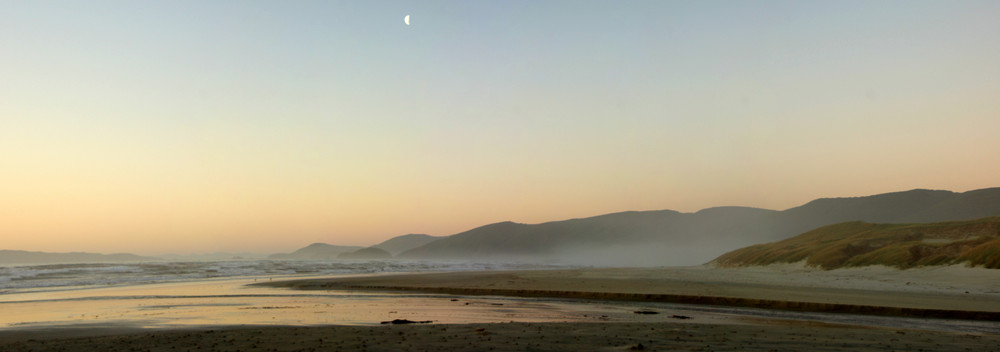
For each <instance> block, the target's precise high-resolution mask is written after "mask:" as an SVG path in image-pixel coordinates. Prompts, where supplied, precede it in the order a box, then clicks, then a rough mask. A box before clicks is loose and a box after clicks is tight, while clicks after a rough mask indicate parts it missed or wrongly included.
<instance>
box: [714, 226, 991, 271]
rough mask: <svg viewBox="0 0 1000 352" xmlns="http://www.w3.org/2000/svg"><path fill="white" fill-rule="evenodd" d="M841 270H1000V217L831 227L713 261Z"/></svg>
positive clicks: (735, 264)
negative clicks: (877, 267)
mask: <svg viewBox="0 0 1000 352" xmlns="http://www.w3.org/2000/svg"><path fill="white" fill-rule="evenodd" d="M803 260H804V261H805V262H806V265H808V266H815V267H820V268H823V269H827V270H830V269H836V268H842V267H852V266H867V265H885V266H893V267H897V268H910V267H914V266H922V265H948V264H956V263H962V262H967V263H969V264H970V265H974V266H978V265H982V266H985V267H987V268H993V269H998V268H1000V217H990V218H983V219H979V220H971V221H957V222H939V223H927V224H872V223H866V222H860V221H855V222H847V223H841V224H836V225H830V226H825V227H821V228H818V229H815V230H813V231H809V232H806V233H803V234H801V235H798V236H795V237H792V238H789V239H786V240H783V241H779V242H775V243H768V244H760V245H754V246H750V247H747V248H743V249H738V250H735V251H732V252H729V253H726V254H724V255H722V256H721V257H719V258H717V259H715V260H714V261H713V263H714V264H716V265H719V266H725V267H734V266H753V265H768V264H774V263H796V262H800V261H803Z"/></svg>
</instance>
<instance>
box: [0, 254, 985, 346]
mask: <svg viewBox="0 0 1000 352" xmlns="http://www.w3.org/2000/svg"><path fill="white" fill-rule="evenodd" d="M997 282H1000V273H997V272H996V271H992V270H980V269H974V268H964V267H941V268H932V269H927V268H924V269H911V270H896V269H891V268H877V267H875V268H856V269H845V270H834V271H818V270H814V269H810V268H805V267H803V266H801V265H784V266H771V267H760V268H738V269H725V268H715V267H711V266H696V267H676V268H581V269H559V270H520V271H475V272H446V273H414V274H384V275H351V276H341V277H311V278H295V279H289V280H281V279H279V280H274V281H270V280H268V281H263V282H254V281H253V280H246V279H240V280H235V279H234V280H231V281H226V282H224V283H219V282H211V283H197V284H171V285H166V286H165V287H145V286H137V287H131V288H110V289H107V290H108V292H104V293H100V294H102V295H104V296H103V297H105V298H101V299H97V300H91V299H87V300H75V301H74V300H70V301H66V300H62V301H60V300H59V299H53V298H52V296H53V295H59V293H51V292H50V293H45V295H47V296H48V297H49V298H48V299H47V300H40V301H39V302H38V303H32V302H20V303H18V302H14V303H9V304H5V305H4V306H3V309H6V308H7V307H22V308H24V309H25V310H30V308H31V307H32V306H31V304H38V306H37V307H38V308H41V307H50V306H52V304H53V303H58V302H64V303H67V304H69V305H73V306H75V305H79V304H82V303H81V302H89V303H85V304H98V303H94V302H99V304H101V305H102V306H100V307H98V306H94V307H91V308H90V309H104V310H108V309H109V308H107V307H108V305H109V304H111V305H114V304H118V305H122V304H125V305H129V304H130V305H133V306H135V305H138V304H146V303H148V302H146V303H144V302H142V301H128V302H124V301H123V302H119V303H114V302H115V299H118V298H114V297H120V294H121V293H122V292H121V291H120V290H125V289H129V290H141V291H142V292H141V294H142V295H147V296H148V295H150V294H151V293H155V292H161V293H163V292H166V291H169V293H170V296H169V297H170V298H169V299H172V300H176V302H174V303H173V306H169V305H164V304H159V305H157V306H155V307H152V308H150V309H148V310H147V309H136V310H135V312H131V311H130V310H128V309H119V310H118V313H119V316H117V317H115V318H114V319H104V320H102V319H100V318H96V319H93V320H78V319H76V318H74V319H73V320H64V321H61V322H60V321H56V322H51V321H50V322H48V323H37V324H20V325H19V324H16V323H14V324H8V326H9V327H8V328H4V329H0V350H3V351H42V350H50V351H57V350H106V351H177V350H192V351H313V350H318V351H327V350H329V351H337V350H342V351H405V350H411V351H425V350H426V351H488V350H496V351H524V350H565V351H573V350H593V351H599V350H683V351H710V350H759V351H770V350H816V351H875V350H913V351H916V350H925V351H964V350H972V351H989V350H996V349H997V347H996V346H1000V322H997V320H996V319H994V318H995V317H996V315H997V313H1000V292H998V285H997V284H996V283H997ZM186 285H187V286H186ZM212 287H214V288H212ZM164 290H166V291H164ZM211 290H215V291H214V292H208V291H211ZM206 292H208V293H211V294H208V295H205V293H206ZM97 293H98V291H94V292H91V293H87V295H88V296H91V297H93V296H95V295H96V296H100V295H98V294H97ZM194 293H201V294H202V295H201V296H195V295H192V294H194ZM62 294H66V295H71V293H62ZM107 297H111V298H107ZM692 298H694V299H700V300H701V301H700V302H701V303H699V304H687V303H688V302H684V300H685V299H692ZM109 302H111V303H109ZM776 302H778V303H776ZM324 304H325V306H324ZM755 304H758V305H761V304H763V306H755ZM46 305H47V306H46ZM102 307H103V308H102ZM851 307H854V308H853V309H854V310H851V309H852V308H851ZM857 307H866V308H865V309H861V310H858V309H857ZM119 308H121V307H119ZM761 308H771V309H761ZM845 309H846V311H843V310H845ZM139 313H142V314H147V313H153V314H157V316H159V317H160V318H159V319H161V320H158V321H157V320H153V322H154V323H150V324H149V325H145V326H143V325H141V324H136V323H137V322H138V321H141V320H142V319H144V317H142V316H139V315H137V314H139ZM639 313H642V314H639ZM845 313H848V314H845ZM859 313H865V314H859ZM935 314H936V315H937V316H935ZM164 316H166V317H168V318H164ZM956 316H957V317H964V318H965V319H954V318H955V317H956ZM931 317H934V318H931ZM145 318H148V317H145ZM185 319H186V320H185ZM394 319H408V320H411V321H431V323H429V324H407V325H394V324H380V323H381V322H383V321H391V320H394ZM269 320H271V322H269Z"/></svg>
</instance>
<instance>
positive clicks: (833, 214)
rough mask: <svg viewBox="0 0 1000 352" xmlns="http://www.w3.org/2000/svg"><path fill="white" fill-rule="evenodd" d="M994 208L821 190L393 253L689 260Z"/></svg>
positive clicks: (949, 198)
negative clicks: (807, 196)
mask: <svg viewBox="0 0 1000 352" xmlns="http://www.w3.org/2000/svg"><path fill="white" fill-rule="evenodd" d="M996 215H1000V188H989V189H981V190H975V191H968V192H964V193H956V192H949V191H934V190H925V189H916V190H911V191H905V192H895V193H886V194H879V195H873V196H866V197H853V198H823V199H817V200H814V201H811V202H809V203H807V204H804V205H802V206H799V207H795V208H791V209H787V210H784V211H776V210H767V209H758V208H748V207H718V208H709V209H705V210H701V211H698V212H696V213H680V212H676V211H672V210H658V211H642V212H634V211H633V212H622V213H614V214H607V215H601V216H596V217H590V218H582V219H572V220H564V221H555V222H547V223H542V224H534V225H528V224H518V223H513V222H501V223H495V224H490V225H486V226H482V227H478V228H475V229H472V230H469V231H465V232H462V233H458V234H455V235H452V236H447V237H444V238H441V239H439V240H437V241H433V242H430V243H428V244H426V245H423V246H420V247H417V248H414V249H411V250H408V251H405V252H402V253H400V254H399V255H397V257H399V258H407V259H498V260H504V259H512V260H542V261H555V262H565V263H575V264H593V265H621V266H635V265H640V266H648V265H694V264H701V263H705V262H707V261H709V260H712V259H713V258H715V257H717V256H719V255H721V254H723V253H725V252H728V251H730V250H733V249H737V248H741V247H745V246H749V245H754V244H760V243H767V242H773V241H779V240H783V239H786V238H789V237H792V236H795V235H798V234H801V233H803V232H806V231H809V230H812V229H815V228H817V227H821V226H826V225H831V224H836V223H841V222H846V221H866V222H875V223H924V222H937V221H949V220H969V219H976V218H982V217H988V216H996Z"/></svg>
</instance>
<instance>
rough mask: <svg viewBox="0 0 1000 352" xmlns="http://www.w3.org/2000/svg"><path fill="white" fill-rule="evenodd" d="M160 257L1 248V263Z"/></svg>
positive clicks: (74, 261)
mask: <svg viewBox="0 0 1000 352" xmlns="http://www.w3.org/2000/svg"><path fill="white" fill-rule="evenodd" d="M157 260H160V259H159V258H153V257H143V256H138V255H135V254H128V253H116V254H97V253H84V252H71V253H48V252H29V251H15V250H0V264H58V263H117V262H143V261H157Z"/></svg>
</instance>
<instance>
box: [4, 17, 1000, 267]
mask: <svg viewBox="0 0 1000 352" xmlns="http://www.w3.org/2000/svg"><path fill="white" fill-rule="evenodd" d="M0 10H2V11H0V29H2V30H0V46H2V47H4V48H5V50H6V52H8V53H12V54H11V55H3V56H0V76H2V77H4V80H3V82H2V83H0V96H2V97H3V99H2V100H0V150H3V151H4V152H3V153H0V170H3V171H2V172H0V249H18V250H31V251H46V252H69V251H86V252H100V253H113V252H130V253H137V254H147V255H155V254H166V253H210V252H218V251H224V252H257V253H276V252H288V251H291V250H294V249H297V248H301V247H302V246H305V245H307V244H309V243H314V242H325V243H331V244H338V245H371V244H376V243H379V242H381V241H383V240H386V239H389V238H391V237H394V236H398V235H402V234H407V233H425V234H430V235H435V236H440V235H451V234H455V233H458V232H461V231H465V230H468V229H471V228H474V227H477V226H481V225H485V224H489V223H495V222H499V221H515V222H520V223H541V222H547V221H555V220H563V219H570V218H579V217H589V216H595V215H601V214H607V213H614V212H620V211H629V210H661V209H670V210H677V211H681V212H695V211H698V210H700V209H704V208H710V207H716V206H748V207H756V208H765V209H774V210H783V209H788V208H792V207H795V206H799V205H802V204H805V203H806V202H808V201H811V200H813V199H817V198H825V197H851V196H867V195H874V194H880V193H887V192H898V191H905V190H910V189H916V188H924V189H937V190H949V191H954V192H964V191H968V190H973V189H981V188H989V187H997V186H998V184H997V183H996V180H1000V164H998V163H996V154H997V151H998V150H1000V138H996V131H1000V118H998V116H1000V100H998V99H997V97H998V96H1000V83H998V82H1000V65H996V63H997V62H1000V45H997V43H1000V30H998V27H997V23H1000V3H998V2H995V1H953V2H937V1H912V2H905V3H888V2H867V1H844V2H831V3H825V2H823V3H808V2H794V1H787V2H786V1H777V2H766V3H743V2H717V1H703V2H674V1H636V2H625V3H614V4H612V3H607V2H591V1H551V2H528V1H503V2H494V1H484V2H459V1H441V2H429V3H423V2H408V1H386V2H329V1H302V2H295V3H273V2H264V1H213V2H202V1H172V2H164V1H149V2H130V1H106V2H99V3H86V2H81V3H75V2H63V1H33V2H6V3H4V4H3V5H0ZM406 15H410V16H411V18H410V24H409V25H407V24H405V23H403V18H404V16H406Z"/></svg>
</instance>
